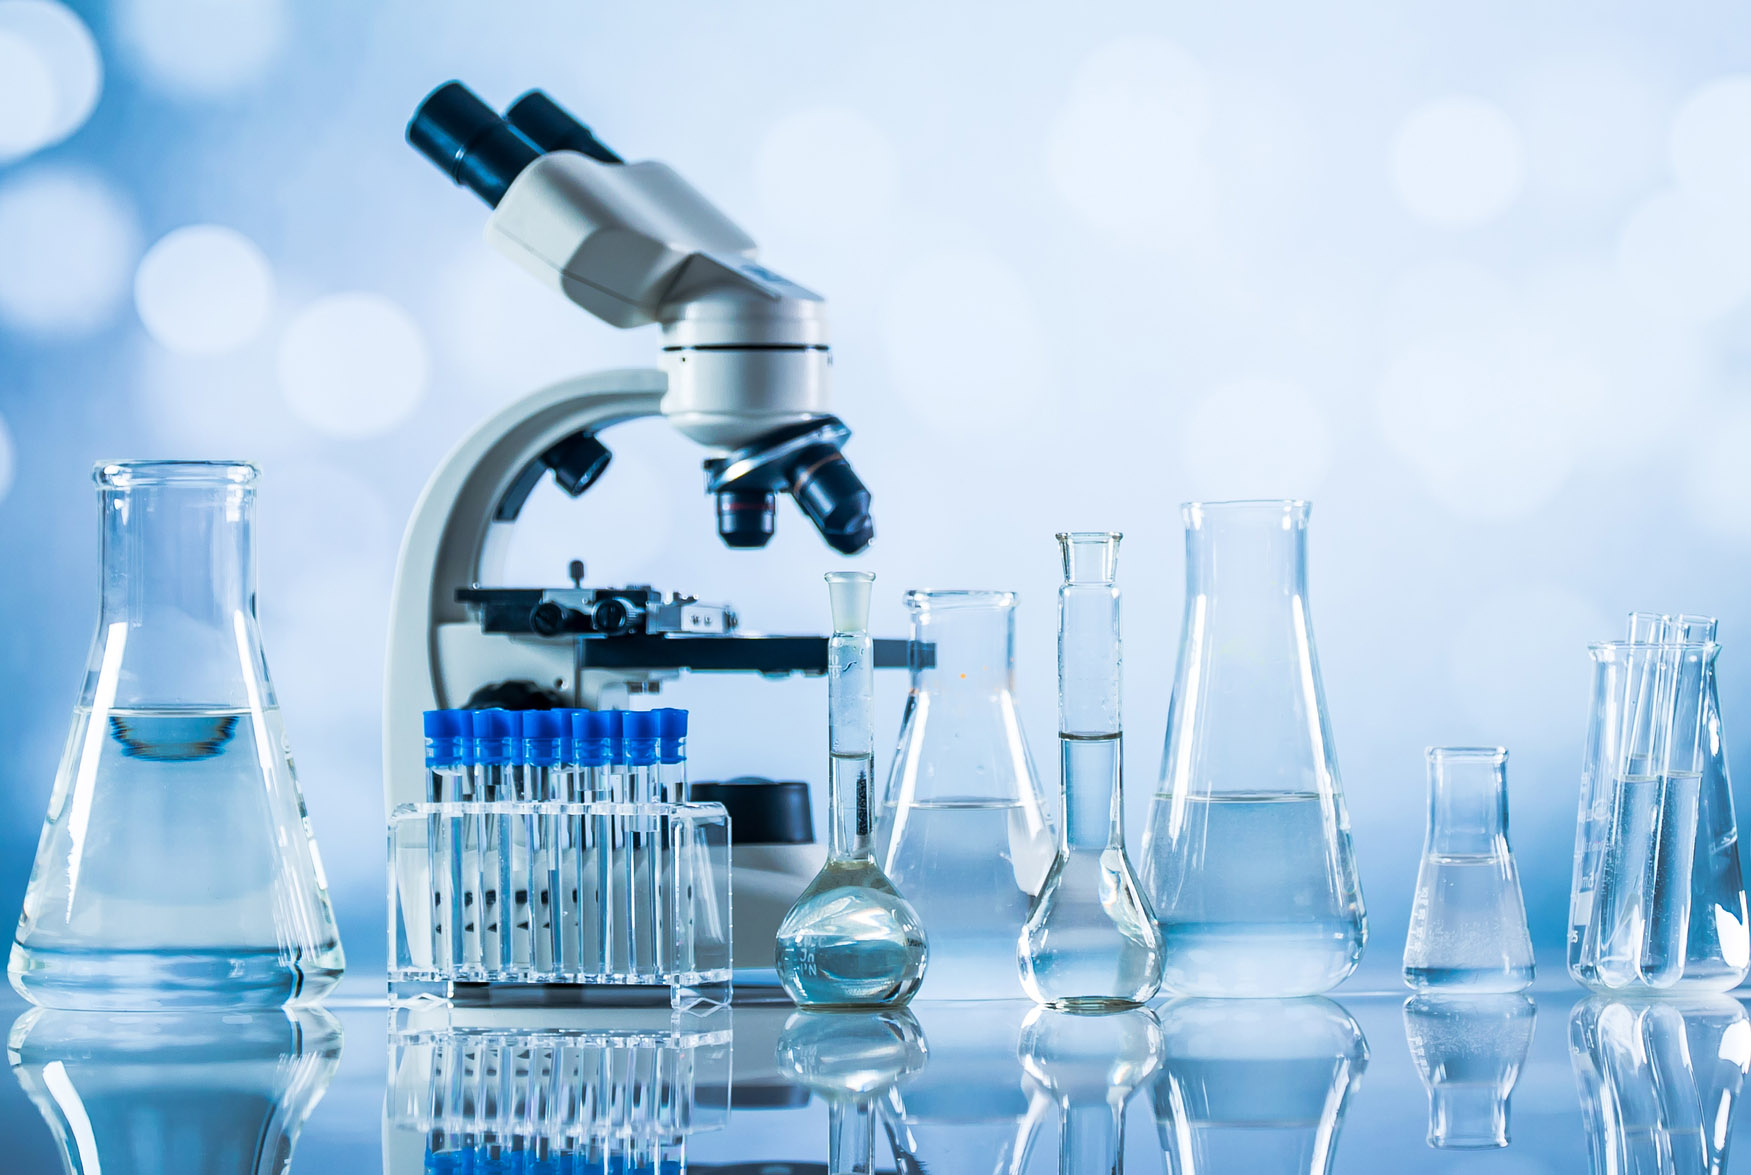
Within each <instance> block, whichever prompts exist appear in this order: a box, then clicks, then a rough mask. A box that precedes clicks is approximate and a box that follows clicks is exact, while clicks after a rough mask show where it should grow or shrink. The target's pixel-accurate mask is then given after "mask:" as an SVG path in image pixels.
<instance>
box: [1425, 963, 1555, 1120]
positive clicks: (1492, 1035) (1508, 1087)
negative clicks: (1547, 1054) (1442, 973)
mask: <svg viewBox="0 0 1751 1175" xmlns="http://www.w3.org/2000/svg"><path fill="white" fill-rule="evenodd" d="M1537 1021H1538V1009H1537V1008H1536V1007H1535V1006H1534V1005H1533V1003H1532V1001H1531V1000H1530V999H1528V998H1527V997H1525V996H1523V995H1519V994H1513V995H1463V996H1449V995H1441V996H1436V995H1415V996H1412V997H1411V998H1410V999H1408V1000H1406V1001H1405V1004H1404V1036H1405V1043H1406V1044H1407V1045H1409V1046H1410V1050H1411V1060H1412V1061H1413V1062H1414V1063H1415V1064H1416V1067H1417V1073H1418V1074H1419V1075H1421V1077H1422V1079H1423V1086H1424V1088H1426V1089H1427V1090H1428V1091H1429V1145H1430V1146H1432V1147H1434V1148H1436V1149H1437V1150H1470V1149H1487V1148H1493V1147H1503V1146H1507V1145H1508V1096H1509V1095H1510V1094H1511V1093H1513V1092H1514V1083H1515V1082H1516V1081H1518V1080H1519V1078H1520V1066H1521V1065H1523V1064H1525V1063H1526V1050H1527V1049H1528V1048H1529V1047H1531V1045H1532V1029H1533V1026H1534V1025H1535V1024H1536V1023H1537Z"/></svg>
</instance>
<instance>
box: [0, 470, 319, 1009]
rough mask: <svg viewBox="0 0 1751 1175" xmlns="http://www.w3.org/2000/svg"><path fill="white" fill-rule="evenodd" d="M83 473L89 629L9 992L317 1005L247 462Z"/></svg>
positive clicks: (313, 942) (306, 885) (306, 877)
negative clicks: (91, 559) (91, 488)
mask: <svg viewBox="0 0 1751 1175" xmlns="http://www.w3.org/2000/svg"><path fill="white" fill-rule="evenodd" d="M95 476H96V480H97V486H98V497H99V500H100V503H101V506H102V511H103V596H102V605H101V610H100V612H99V619H98V627H97V637H96V639H95V640H94V641H93V642H92V646H91V654H90V657H89V659H88V661H87V663H86V675H85V688H84V692H83V693H82V695H81V696H80V699H79V705H78V707H77V708H76V709H75V710H74V711H73V727H72V731H71V734H70V735H69V738H68V741H67V751H66V754H65V755H64V756H63V757H62V760H61V769H60V773H59V775H58V776H57V777H56V780H55V790H54V794H53V795H52V796H51V797H50V799H49V814H48V819H47V821H46V823H45V824H44V826H43V834H42V840H41V841H40V842H39V845H38V848H37V856H36V865H35V868H34V869H33V870H32V872H31V878H30V889H29V892H28V893H27V894H26V896H25V900H24V913H23V914H22V916H21V917H20V918H19V923H18V934H17V938H16V941H15V942H14V944H13V947H12V957H11V962H10V965H9V967H8V970H9V972H10V974H11V977H12V983H13V986H14V987H16V988H17V989H18V990H19V991H20V992H21V993H22V994H23V995H24V996H25V997H26V998H28V999H30V1000H32V1001H33V1002H35V1003H38V1004H44V1005H48V1006H52V1007H67V1008H115V1009H130V1008H131V1009H138V1010H146V1009H151V1008H198V1007H225V1006H255V1007H277V1006H279V1005H281V1004H285V1003H289V1002H296V1003H303V1002H309V1001H313V1000H316V999H319V998H320V997H321V996H322V994H323V993H324V992H326V991H327V990H328V989H329V988H330V987H332V986H333V985H334V984H335V983H336V982H337V981H338V980H339V978H340V974H341V970H342V968H343V966H344V963H343V961H342V957H341V948H340V939H339V937H338V935H337V933H336V931H335V924H334V912H333V910H332V909H331V908H330V906H329V900H328V889H327V884H326V882H325V881H324V879H323V876H322V866H321V864H320V862H319V861H318V859H317V856H316V846H315V843H314V842H313V841H312V839H311V835H310V827H309V825H308V823H307V822H306V820H305V816H304V801H303V799H302V798H301V797H300V795H299V793H298V783H297V779H296V778H295V776H294V775H293V772H292V760H291V757H290V755H289V753H288V751H287V749H286V739H285V735H284V734H283V733H282V731H281V728H280V711H279V706H278V704H277V701H276V699H275V696H274V688H273V685H272V683H271V682H269V680H268V673H267V662H266V661H265V660H264V659H263V656H262V647H261V633H260V631H259V630H258V629H257V626H256V617H255V545H254V536H253V528H254V515H255V480H256V468H255V466H253V465H247V464H241V463H236V462H209V461H137V462H125V463H121V464H115V465H103V466H99V467H98V469H97V472H96V475H95Z"/></svg>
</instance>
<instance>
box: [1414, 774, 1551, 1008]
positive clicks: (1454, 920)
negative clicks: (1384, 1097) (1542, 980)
mask: <svg viewBox="0 0 1751 1175" xmlns="http://www.w3.org/2000/svg"><path fill="white" fill-rule="evenodd" d="M1428 760H1429V831H1428V836H1427V838H1426V839H1425V840H1424V841H1423V860H1422V864H1421V866H1420V867H1419V868H1418V870H1417V896H1416V899H1415V901H1414V902H1412V904H1411V925H1410V931H1409V933H1408V934H1406V936H1405V943H1404V981H1405V982H1406V983H1408V984H1410V985H1411V986H1412V987H1414V988H1417V989H1418V990H1421V991H1430V990H1440V991H1448V992H1459V991H1473V992H1508V991H1522V990H1524V989H1525V988H1527V987H1530V986H1531V985H1532V936H1531V934H1530V933H1529V932H1528V931H1527V929H1526V903H1525V901H1524V899H1523V898H1522V897H1521V895H1520V871H1519V870H1518V869H1517V868H1516V867H1515V865H1514V853H1513V850H1512V849H1510V848H1509V847H1508V752H1507V751H1506V750H1504V749H1503V748H1501V747H1430V748H1429V750H1428Z"/></svg>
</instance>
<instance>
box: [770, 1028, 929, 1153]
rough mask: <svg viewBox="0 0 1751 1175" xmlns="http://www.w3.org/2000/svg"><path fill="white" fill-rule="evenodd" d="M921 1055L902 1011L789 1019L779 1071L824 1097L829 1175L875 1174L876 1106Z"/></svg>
mask: <svg viewBox="0 0 1751 1175" xmlns="http://www.w3.org/2000/svg"><path fill="white" fill-rule="evenodd" d="M928 1057H929V1046H928V1045H927V1044H926V1042H925V1039H924V1034H923V1033H922V1032H921V1031H919V1028H918V1021H917V1020H915V1019H913V1018H912V1014H911V1013H910V1012H908V1011H906V1010H904V1009H890V1010H888V1011H883V1012H865V1013H862V1014H860V1015H844V1014H838V1015H835V1014H832V1013H826V1012H792V1013H791V1016H790V1019H789V1020H787V1021H785V1024H784V1032H783V1033H782V1035H780V1036H779V1038H778V1065H779V1068H780V1070H782V1071H783V1072H784V1073H785V1075H786V1076H788V1077H789V1078H790V1079H791V1080H792V1081H795V1082H798V1083H799V1084H801V1085H805V1086H807V1087H808V1088H809V1089H811V1090H813V1091H815V1092H816V1093H818V1094H820V1095H821V1096H823V1097H825V1098H826V1099H827V1123H828V1125H827V1130H828V1144H827V1172H828V1175H875V1170H876V1165H875V1144H876V1130H875V1126H876V1114H877V1104H878V1102H880V1100H881V1099H882V1098H883V1097H884V1096H885V1095H886V1094H887V1093H888V1091H890V1090H892V1089H893V1088H894V1087H895V1086H896V1085H897V1084H899V1083H900V1082H903V1081H905V1080H906V1079H907V1078H908V1077H910V1076H911V1075H912V1074H914V1073H916V1072H918V1070H920V1069H922V1068H924V1065H925V1061H926V1060H927V1059H928Z"/></svg>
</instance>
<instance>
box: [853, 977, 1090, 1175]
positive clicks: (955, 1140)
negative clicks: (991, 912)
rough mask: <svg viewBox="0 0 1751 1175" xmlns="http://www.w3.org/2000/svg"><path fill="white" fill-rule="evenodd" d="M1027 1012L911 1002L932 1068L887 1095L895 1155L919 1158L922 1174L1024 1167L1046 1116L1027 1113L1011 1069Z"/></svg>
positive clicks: (991, 1005)
mask: <svg viewBox="0 0 1751 1175" xmlns="http://www.w3.org/2000/svg"><path fill="white" fill-rule="evenodd" d="M931 966H932V967H933V968H934V967H935V966H936V964H935V962H934V961H933V962H932V963H931ZM926 990H928V986H927V987H926ZM1032 1011H1033V1005H1032V1004H1028V1003H1025V1002H1023V1001H1021V1000H1001V1001H999V1000H986V1001H981V1002H977V1003H975V1002H970V1001H964V1000H954V1001H939V1000H930V999H927V998H920V999H918V1000H916V1001H914V1002H913V1004H912V1013H913V1015H915V1016H916V1017H917V1018H918V1022H919V1026H920V1027H921V1028H922V1029H923V1030H924V1034H925V1036H926V1037H927V1038H928V1039H929V1041H930V1065H929V1067H928V1068H926V1069H925V1070H924V1071H923V1072H921V1073H919V1074H918V1075H917V1076H916V1077H914V1078H913V1079H911V1080H910V1081H908V1082H907V1083H906V1088H905V1090H904V1091H903V1092H902V1091H895V1092H894V1093H893V1094H892V1095H891V1097H890V1099H889V1100H890V1113H889V1116H888V1125H889V1129H890V1130H891V1131H893V1132H894V1133H895V1135H896V1136H897V1137H899V1138H901V1139H902V1143H901V1146H900V1147H899V1148H898V1149H900V1150H904V1151H906V1152H907V1153H909V1154H912V1155H914V1156H916V1157H917V1159H918V1161H919V1162H920V1163H922V1164H923V1168H922V1169H923V1170H925V1171H927V1172H937V1171H957V1172H964V1173H965V1175H981V1173H983V1175H1013V1173H1014V1172H1016V1171H1019V1170H1022V1169H1024V1166H1025V1164H1024V1163H1023V1161H1022V1159H1023V1154H1024V1152H1025V1150H1026V1147H1027V1145H1028V1143H1029V1141H1030V1140H1031V1138H1032V1136H1033V1131H1034V1129H1035V1127H1036V1126H1037V1124H1038V1119H1039V1118H1040V1117H1044V1116H1045V1113H1046V1111H1045V1109H1044V1108H1043V1107H1042V1108H1041V1109H1040V1111H1039V1113H1038V1114H1037V1115H1035V1114H1031V1113H1030V1110H1031V1109H1032V1104H1031V1102H1030V1098H1029V1096H1028V1094H1027V1092H1025V1091H1024V1090H1023V1088H1022V1080H1021V1074H1019V1073H1017V1072H1016V1071H1015V1043H1016V1041H1017V1039H1019V1037H1020V1035H1021V1027H1022V1024H1023V1022H1024V1020H1025V1019H1026V1018H1027V1016H1028V1015H1029V1014H1030V1013H1031V1012H1032ZM1051 1116H1052V1117H1054V1118H1055V1117H1056V1112H1055V1111H1053V1112H1052V1115H1051Z"/></svg>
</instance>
